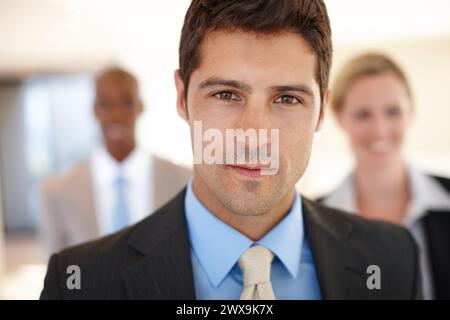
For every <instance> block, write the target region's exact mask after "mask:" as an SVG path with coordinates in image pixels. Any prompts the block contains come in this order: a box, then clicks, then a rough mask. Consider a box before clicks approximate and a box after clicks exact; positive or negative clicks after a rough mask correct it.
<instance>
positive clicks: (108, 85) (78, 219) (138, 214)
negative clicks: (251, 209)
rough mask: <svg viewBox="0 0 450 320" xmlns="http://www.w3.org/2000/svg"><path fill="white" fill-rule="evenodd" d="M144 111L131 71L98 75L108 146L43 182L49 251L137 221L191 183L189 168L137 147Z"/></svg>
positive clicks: (98, 113)
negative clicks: (137, 125)
mask: <svg viewBox="0 0 450 320" xmlns="http://www.w3.org/2000/svg"><path fill="white" fill-rule="evenodd" d="M142 111H143V104H142V101H141V99H140V96H139V85H138V81H137V79H136V78H135V77H134V76H133V75H132V74H131V73H129V72H127V71H125V70H122V69H119V68H112V69H108V70H106V71H104V72H103V73H101V74H100V75H99V76H98V78H97V79H96V98H95V104H94V113H95V117H96V119H97V121H98V123H99V125H100V127H101V132H102V136H103V142H104V145H103V146H100V147H98V148H97V149H96V150H94V152H93V153H92V155H91V157H90V159H88V160H85V161H83V162H81V163H79V164H77V165H76V166H74V167H73V168H71V169H69V170H67V171H65V172H62V173H60V174H57V175H56V176H54V177H51V178H49V179H48V180H47V181H46V182H45V183H44V186H43V190H42V205H43V208H42V211H43V215H44V219H43V231H44V238H45V242H46V247H47V253H53V252H56V251H58V250H60V249H62V248H64V247H66V246H70V245H74V244H76V243H80V242H84V241H87V240H90V239H93V238H96V237H98V236H101V235H106V234H109V233H112V232H115V231H117V230H120V229H122V228H124V227H126V226H128V225H129V224H132V223H135V222H136V221H138V220H140V219H142V218H143V217H144V216H146V215H148V214H150V213H151V212H152V211H153V210H154V209H156V208H157V207H159V206H160V205H162V204H163V203H164V202H166V201H167V200H168V199H170V198H171V197H172V196H173V195H174V194H175V193H176V192H177V191H179V190H180V189H181V188H182V187H183V186H184V185H185V183H186V182H187V181H188V179H189V176H190V171H189V170H188V169H184V168H181V167H178V166H175V165H173V164H171V163H169V162H166V161H164V160H161V159H157V158H154V157H153V158H152V157H151V156H149V155H147V154H146V153H145V152H144V151H143V150H141V149H140V148H139V147H138V146H137V145H136V139H135V127H136V121H137V119H138V118H139V116H140V114H141V113H142ZM156 186H157V187H156Z"/></svg>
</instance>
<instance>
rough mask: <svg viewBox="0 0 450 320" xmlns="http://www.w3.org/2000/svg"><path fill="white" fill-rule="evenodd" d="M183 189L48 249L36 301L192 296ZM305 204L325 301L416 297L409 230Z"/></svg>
mask: <svg viewBox="0 0 450 320" xmlns="http://www.w3.org/2000/svg"><path fill="white" fill-rule="evenodd" d="M185 192H186V190H183V191H182V192H181V193H179V194H178V195H177V196H176V197H175V198H174V199H173V200H171V201H170V202H169V203H167V204H166V205H165V206H164V207H162V208H161V209H159V210H158V211H157V212H156V213H154V214H152V215H151V216H149V217H148V218H146V219H144V220H143V221H141V222H140V223H138V224H136V225H134V226H131V227H129V228H127V229H124V230H122V231H120V232H118V233H116V234H113V235H110V236H107V237H104V238H101V239H99V240H96V241H92V242H88V243H85V244H82V245H79V246H76V247H71V248H69V249H66V250H63V251H62V252H60V253H58V254H55V255H53V256H52V257H51V259H50V263H49V266H48V271H47V275H46V278H45V287H44V290H43V291H42V294H41V299H195V298H196V295H195V288H194V280H193V272H192V265H191V252H190V250H191V249H190V245H189V236H188V228H187V225H186V220H185V213H184V212H185V210H184V197H185ZM302 202H303V212H304V220H305V230H306V235H307V237H308V241H309V242H310V245H311V249H312V253H313V258H314V262H315V265H316V269H317V275H318V280H319V285H320V290H321V295H322V298H323V299H420V298H421V285H420V279H419V278H420V276H419V275H420V272H419V269H418V260H417V259H418V252H417V248H416V244H415V242H414V240H413V239H412V237H411V235H410V234H409V232H407V231H406V230H405V229H403V228H401V227H397V226H394V225H391V224H387V223H382V222H370V221H366V220H363V219H361V218H358V217H356V216H353V215H349V214H346V213H343V212H340V211H337V210H334V209H330V208H327V207H324V206H322V205H320V204H317V203H314V202H311V201H309V200H307V199H305V198H303V201H302ZM224 240H226V239H224ZM70 265H78V266H79V267H80V270H81V289H80V290H77V289H72V290H69V289H67V284H66V282H67V278H68V277H69V276H70V275H69V274H67V272H66V271H67V267H68V266H70ZM370 265H377V266H379V267H380V270H381V289H380V290H377V289H372V290H370V289H368V287H367V283H366V282H367V278H368V277H369V276H370V274H367V267H368V266H370Z"/></svg>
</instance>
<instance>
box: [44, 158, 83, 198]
mask: <svg viewBox="0 0 450 320" xmlns="http://www.w3.org/2000/svg"><path fill="white" fill-rule="evenodd" d="M89 172H90V162H89V160H83V161H81V162H78V163H76V164H75V165H73V166H71V167H69V168H67V169H65V170H63V171H61V172H58V173H56V174H54V175H52V176H49V177H47V178H46V179H45V180H44V181H43V190H44V192H45V193H49V194H53V193H55V192H58V191H61V190H65V189H66V188H68V187H71V186H73V185H74V183H75V182H76V181H79V180H80V179H85V178H87V177H89Z"/></svg>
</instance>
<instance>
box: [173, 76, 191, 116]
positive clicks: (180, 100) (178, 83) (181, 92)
mask: <svg viewBox="0 0 450 320" xmlns="http://www.w3.org/2000/svg"><path fill="white" fill-rule="evenodd" d="M174 78H175V87H176V89H177V112H178V114H179V115H180V117H181V118H183V119H184V120H185V121H188V119H189V115H188V110H187V104H186V99H185V95H186V89H187V88H185V86H184V82H183V80H182V79H181V75H180V70H179V69H177V70H175V73H174Z"/></svg>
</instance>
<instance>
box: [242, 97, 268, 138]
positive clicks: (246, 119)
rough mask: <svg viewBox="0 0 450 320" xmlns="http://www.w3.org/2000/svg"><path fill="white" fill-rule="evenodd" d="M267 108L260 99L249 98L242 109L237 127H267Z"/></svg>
mask: <svg viewBox="0 0 450 320" xmlns="http://www.w3.org/2000/svg"><path fill="white" fill-rule="evenodd" d="M268 112H269V108H268V106H267V105H266V103H265V102H264V100H262V99H249V100H248V102H247V104H246V105H245V106H244V108H243V109H242V113H241V115H240V119H239V122H238V124H237V127H238V128H242V129H244V130H247V129H267V128H269V125H270V119H269V114H268Z"/></svg>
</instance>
